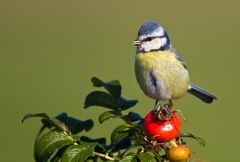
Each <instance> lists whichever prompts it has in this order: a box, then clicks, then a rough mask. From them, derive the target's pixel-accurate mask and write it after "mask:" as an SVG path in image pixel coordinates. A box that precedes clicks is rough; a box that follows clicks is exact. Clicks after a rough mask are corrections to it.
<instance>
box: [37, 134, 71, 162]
mask: <svg viewBox="0 0 240 162" xmlns="http://www.w3.org/2000/svg"><path fill="white" fill-rule="evenodd" d="M74 142H75V141H74V140H73V138H72V137H71V136H69V135H67V134H65V133H64V132H60V131H56V130H52V131H49V132H47V133H45V134H43V135H42V136H40V137H39V138H38V140H37V141H36V144H35V150H34V156H35V159H36V161H39V162H42V161H47V159H48V158H49V157H50V156H51V155H52V154H53V152H54V151H57V150H58V149H61V148H62V147H64V146H67V145H70V144H73V143H74Z"/></svg>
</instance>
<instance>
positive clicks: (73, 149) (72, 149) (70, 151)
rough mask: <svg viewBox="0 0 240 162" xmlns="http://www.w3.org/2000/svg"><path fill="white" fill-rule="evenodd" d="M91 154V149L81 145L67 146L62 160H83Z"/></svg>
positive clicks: (74, 161) (76, 161)
mask: <svg viewBox="0 0 240 162" xmlns="http://www.w3.org/2000/svg"><path fill="white" fill-rule="evenodd" d="M92 154H93V150H92V149H91V148H88V147H86V146H83V145H71V146H69V147H68V148H67V149H66V150H65V152H64V154H63V157H62V162H84V161H85V160H87V159H88V158H89V157H90V156H91V155H92Z"/></svg>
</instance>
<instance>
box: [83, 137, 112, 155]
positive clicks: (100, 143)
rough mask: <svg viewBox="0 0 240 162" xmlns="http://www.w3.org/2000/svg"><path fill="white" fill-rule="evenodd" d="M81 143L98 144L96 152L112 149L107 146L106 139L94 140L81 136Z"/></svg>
mask: <svg viewBox="0 0 240 162" xmlns="http://www.w3.org/2000/svg"><path fill="white" fill-rule="evenodd" d="M80 140H81V141H84V142H88V143H97V145H96V147H95V148H94V150H96V151H99V152H105V151H106V150H107V149H109V148H110V146H108V145H106V141H107V140H106V138H96V139H92V138H89V137H86V136H81V137H80Z"/></svg>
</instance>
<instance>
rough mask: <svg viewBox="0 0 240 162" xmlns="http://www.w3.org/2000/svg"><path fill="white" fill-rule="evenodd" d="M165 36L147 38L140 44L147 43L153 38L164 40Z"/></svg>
mask: <svg viewBox="0 0 240 162" xmlns="http://www.w3.org/2000/svg"><path fill="white" fill-rule="evenodd" d="M164 37H165V36H156V37H147V38H145V39H143V40H142V42H149V41H151V40H153V39H155V38H164Z"/></svg>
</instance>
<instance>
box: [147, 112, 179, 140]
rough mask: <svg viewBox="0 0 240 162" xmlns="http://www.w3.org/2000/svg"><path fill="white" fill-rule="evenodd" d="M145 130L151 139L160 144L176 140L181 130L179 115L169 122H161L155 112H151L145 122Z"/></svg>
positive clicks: (174, 115) (175, 115)
mask: <svg viewBox="0 0 240 162" xmlns="http://www.w3.org/2000/svg"><path fill="white" fill-rule="evenodd" d="M144 129H145V131H146V133H147V135H149V136H150V137H153V138H154V139H155V140H157V141H158V142H167V141H170V140H172V139H174V138H176V137H177V136H178V135H179V133H180V130H181V122H180V120H179V118H178V116H177V114H173V116H172V118H171V119H169V120H159V119H158V118H157V117H156V114H154V113H153V111H151V112H149V113H148V114H147V115H146V117H145V120H144Z"/></svg>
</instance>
